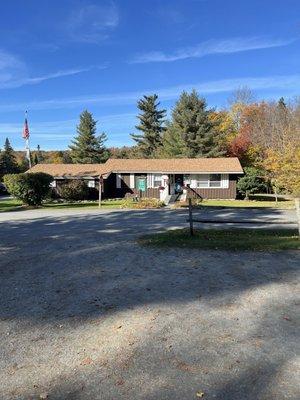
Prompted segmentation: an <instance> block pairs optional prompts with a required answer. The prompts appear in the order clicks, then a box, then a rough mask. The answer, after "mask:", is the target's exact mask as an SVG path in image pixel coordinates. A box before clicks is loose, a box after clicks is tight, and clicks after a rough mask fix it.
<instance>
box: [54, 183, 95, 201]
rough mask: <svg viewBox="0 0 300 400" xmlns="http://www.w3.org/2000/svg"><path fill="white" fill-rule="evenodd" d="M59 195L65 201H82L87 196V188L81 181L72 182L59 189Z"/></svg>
mask: <svg viewBox="0 0 300 400" xmlns="http://www.w3.org/2000/svg"><path fill="white" fill-rule="evenodd" d="M59 195H60V196H61V197H62V198H63V199H65V200H84V199H86V198H87V197H88V195H89V188H88V187H87V185H86V183H85V182H84V181H81V180H72V181H70V182H67V183H65V184H63V185H62V186H61V187H60V188H59Z"/></svg>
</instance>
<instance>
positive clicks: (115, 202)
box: [43, 200, 122, 209]
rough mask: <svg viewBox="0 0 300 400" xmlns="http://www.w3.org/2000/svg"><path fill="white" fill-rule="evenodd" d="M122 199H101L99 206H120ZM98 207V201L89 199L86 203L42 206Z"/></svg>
mask: <svg viewBox="0 0 300 400" xmlns="http://www.w3.org/2000/svg"><path fill="white" fill-rule="evenodd" d="M121 205H122V200H103V201H102V202H101V207H103V208H120V206H121ZM95 207H98V201H90V202H86V203H77V202H74V203H45V204H43V208H53V209H63V208H95Z"/></svg>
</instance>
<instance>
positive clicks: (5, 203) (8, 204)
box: [0, 198, 22, 212]
mask: <svg viewBox="0 0 300 400" xmlns="http://www.w3.org/2000/svg"><path fill="white" fill-rule="evenodd" d="M21 206H22V202H21V201H20V200H16V199H8V200H1V198H0V212H4V211H15V210H19V209H21Z"/></svg>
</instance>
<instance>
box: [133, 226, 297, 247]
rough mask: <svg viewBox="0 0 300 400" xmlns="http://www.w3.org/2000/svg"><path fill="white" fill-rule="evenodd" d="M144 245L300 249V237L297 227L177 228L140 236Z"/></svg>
mask: <svg viewBox="0 0 300 400" xmlns="http://www.w3.org/2000/svg"><path fill="white" fill-rule="evenodd" d="M139 243H140V244H142V245H144V246H154V247H176V248H192V249H210V250H258V251H273V250H299V249H300V240H299V238H298V236H297V231H295V230H257V229H231V230H215V229H209V230H196V231H195V235H194V236H190V234H189V230H188V229H177V230H172V231H167V232H163V233H157V234H153V235H146V236H143V237H141V238H140V239H139Z"/></svg>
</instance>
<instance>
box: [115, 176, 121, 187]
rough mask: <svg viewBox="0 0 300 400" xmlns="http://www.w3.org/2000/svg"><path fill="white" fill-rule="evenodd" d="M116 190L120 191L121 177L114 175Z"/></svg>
mask: <svg viewBox="0 0 300 400" xmlns="http://www.w3.org/2000/svg"><path fill="white" fill-rule="evenodd" d="M116 188H117V189H121V175H120V174H116Z"/></svg>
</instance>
